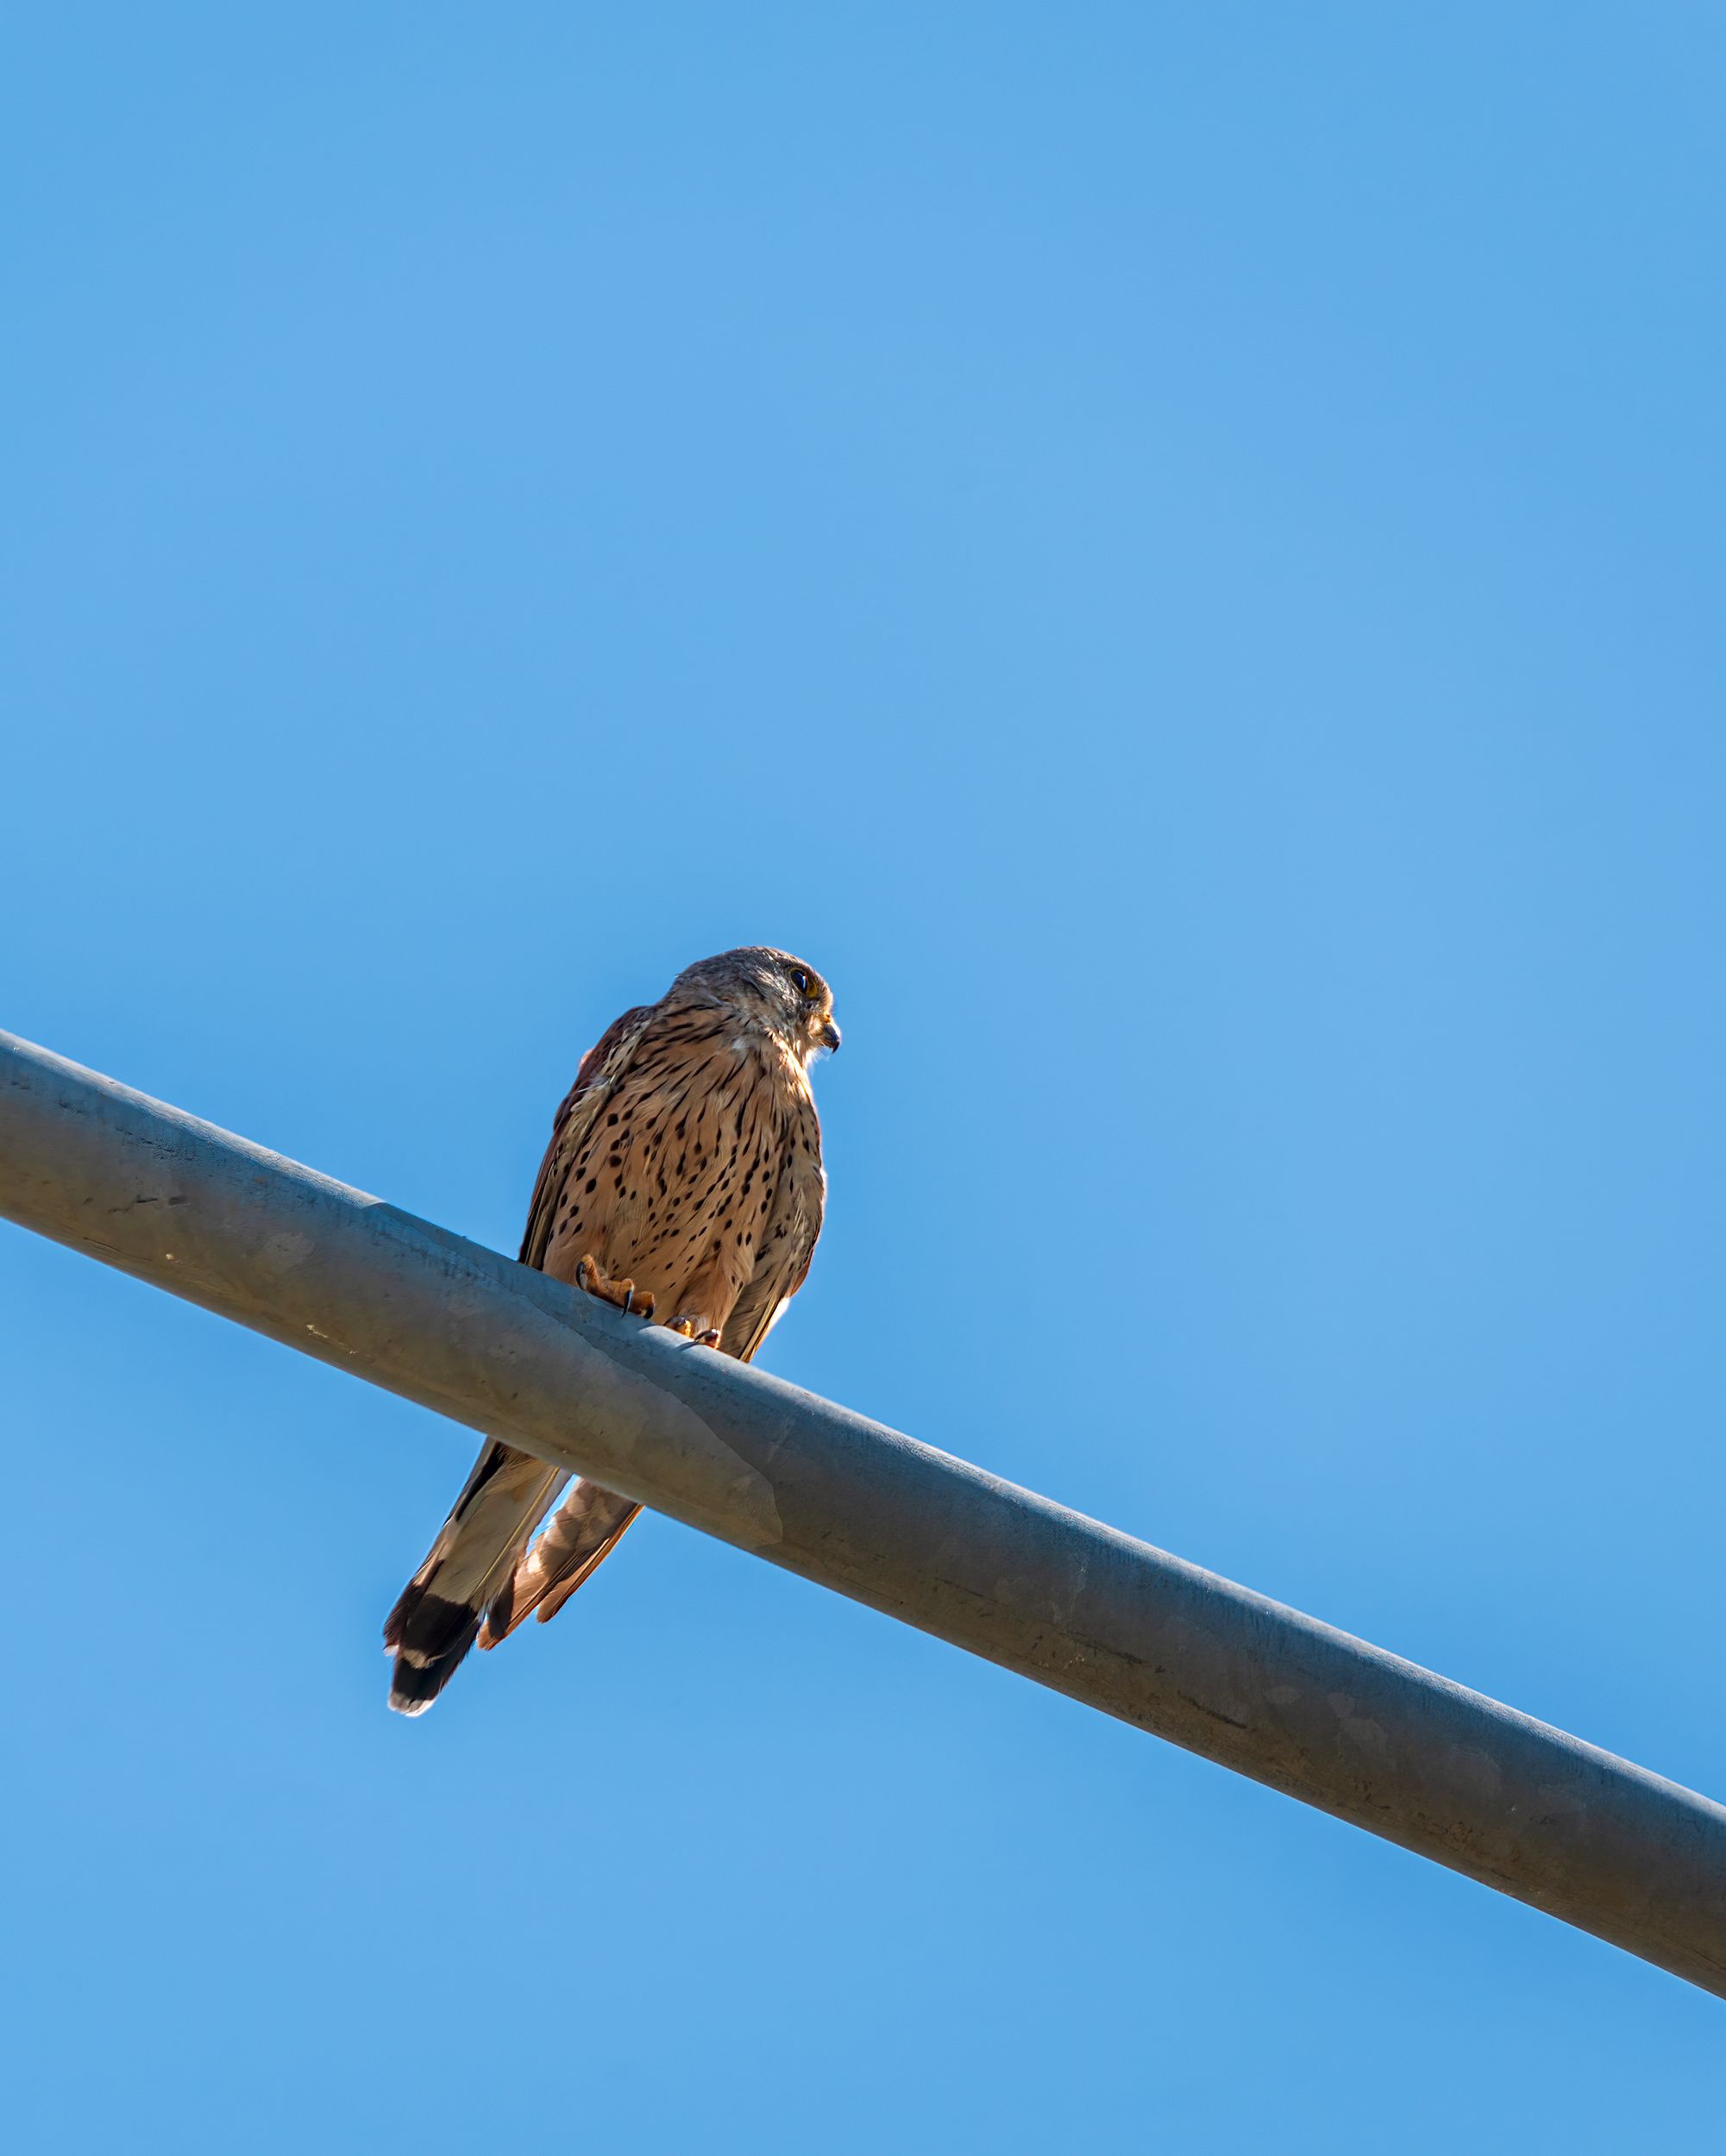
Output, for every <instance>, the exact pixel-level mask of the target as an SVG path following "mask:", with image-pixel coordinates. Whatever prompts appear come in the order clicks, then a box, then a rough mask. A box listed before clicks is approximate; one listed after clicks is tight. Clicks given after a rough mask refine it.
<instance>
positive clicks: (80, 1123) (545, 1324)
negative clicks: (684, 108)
mask: <svg viewBox="0 0 1726 2156" xmlns="http://www.w3.org/2000/svg"><path fill="white" fill-rule="evenodd" d="M0 1213H3V1214H5V1215H7V1216H9V1218H10V1219H14V1220H16V1221H17V1222H19V1223H20V1224H21V1225H23V1226H25V1227H28V1228H34V1229H35V1231H36V1232H38V1233H39V1234H41V1235H47V1236H52V1237H53V1238H54V1239H55V1240H56V1241H57V1242H61V1243H66V1244H71V1245H72V1248H73V1249H75V1250H83V1251H85V1253H86V1254H87V1255H89V1256H90V1257H97V1258H100V1259H102V1260H103V1262H104V1263H106V1264H110V1265H116V1266H118V1267H119V1268H120V1269H122V1271H125V1272H129V1273H133V1274H135V1275H138V1277H140V1278H141V1279H144V1280H148V1281H152V1282H154V1283H155V1284H156V1285H157V1286H158V1287H161V1288H168V1289H170V1290H171V1291H172V1292H173V1294H178V1295H183V1296H185V1297H186V1298H187V1299H188V1300H191V1301H192V1302H198V1303H202V1304H203V1305H204V1307H205V1308H206V1309H210V1310H214V1311H216V1312H217V1313H219V1314H220V1315H222V1316H223V1317H225V1318H231V1319H235V1321H236V1322H237V1323H239V1324H241V1325H247V1326H252V1327H254V1329H255V1330H256V1331H258V1332H266V1333H268V1334H269V1335H270V1336H271V1338H273V1339H277V1340H280V1341H283V1342H284V1343H286V1344H287V1345H288V1346H290V1347H296V1348H298V1349H300V1350H301V1351H303V1352H304V1353H305V1354H308V1355H315V1356H317V1357H321V1358H322V1359H323V1361H324V1362H326V1363H335V1364H336V1367H337V1368H338V1369H345V1370H350V1371H352V1372H353V1374H354V1375H355V1376H356V1377H363V1378H366V1379H367V1380H368V1381H369V1382H371V1383H373V1384H374V1385H382V1386H386V1387H387V1388H388V1389H389V1390H390V1391H392V1392H396V1393H400V1394H403V1395H405V1396H406V1397H407V1398H408V1399H410V1400H416V1401H419V1402H420V1403H421V1405H422V1406H424V1407H430V1408H434V1409H435V1410H436V1412H437V1413H439V1414H443V1415H449V1416H451V1417H453V1418H454V1420H456V1421H458V1422H465V1423H469V1424H471V1425H472V1426H474V1428H475V1429H477V1430H484V1431H488V1432H492V1433H493V1434H494V1435H497V1436H500V1437H505V1438H508V1439H509V1440H510V1441H511V1443H512V1444H514V1445H520V1446H522V1447H523V1448H524V1450H525V1451H530V1452H533V1453H537V1454H538V1455H539V1456H540V1457H542V1458H543V1459H547V1460H553V1461H555V1462H556V1463H558V1464H559V1465H561V1466H564V1467H569V1468H573V1469H574V1470H577V1471H578V1472H579V1473H581V1474H584V1475H592V1476H594V1477H595V1478H596V1479H597V1480H599V1481H600V1482H604V1483H606V1484H607V1485H608V1486H609V1487H610V1488H612V1489H618V1490H621V1491H623V1492H624V1494H625V1495H628V1496H631V1497H637V1498H639V1499H640V1500H641V1501H643V1503H644V1504H648V1505H650V1506H653V1507H656V1509H657V1510H658V1511H661V1512H666V1513H669V1514H672V1515H673V1516H674V1517H675V1518H676V1519H678V1520H684V1521H686V1522H687V1524H688V1525H689V1526H692V1527H699V1528H700V1529H702V1530H703V1531H704V1532H706V1533H708V1534H712V1535H718V1536H719V1537H720V1538H721V1539H723V1540H725V1541H726V1542H731V1543H735V1544H736V1545H737V1546H738V1547H739V1548H741V1549H744V1550H749V1551H753V1552H754V1553H755V1554H756V1556H757V1557H767V1558H769V1559H771V1561H772V1562H773V1563H774V1564H781V1565H783V1566H785V1567H786V1568H787V1569H788V1570H791V1571H794V1572H799V1573H801V1574H802V1575H803V1576H804V1577H805V1578H807V1579H811V1580H814V1581H817V1582H819V1583H820V1584H821V1585H822V1586H824V1587H831V1588H835V1589H838V1591H839V1593H841V1594H844V1595H852V1596H854V1597H855V1598H856V1599H857V1601H863V1602H868V1603H870V1604H872V1605H873V1606H874V1607H875V1608H877V1609H881V1610H885V1611H886V1612H887V1614H888V1615H889V1616H893V1617H897V1618H900V1619H902V1620H904V1621H905V1622H906V1623H907V1624H913V1625H917V1626H921V1627H922V1629H923V1630H924V1631H926V1632H931V1633H935V1634H936V1635H937V1636H938V1637H939V1638H941V1639H947V1640H951V1642H952V1643H953V1645H955V1646H959V1647H964V1648H966V1649H968V1650H969V1651H970V1652H972V1653H973V1654H980V1655H984V1656H986V1657H988V1658H989V1660H990V1661H992V1662H997V1663H1000V1664H1002V1665H1003V1666H1005V1667H1006V1668H1007V1669H1009V1670H1018V1671H1019V1672H1020V1674H1021V1675H1022V1676H1025V1677H1034V1678H1035V1679H1036V1680H1037V1681H1038V1682H1039V1683H1042V1684H1048V1685H1052V1686H1053V1687H1054V1688H1055V1689H1057V1690H1058V1691H1062V1692H1066V1693H1068V1694H1070V1695H1071V1696H1072V1697H1073V1698H1074V1699H1076V1700H1082V1701H1083V1702H1085V1703H1086V1704H1087V1705H1088V1706H1091V1707H1096V1708H1102V1710H1103V1711H1104V1712H1105V1713H1106V1714H1116V1715H1119V1716H1120V1718H1121V1719H1122V1720H1125V1721H1129V1722H1132V1723H1134V1724H1135V1725H1136V1726H1137V1727H1139V1728H1141V1729H1147V1730H1150V1731H1152V1733H1154V1734H1156V1735H1157V1736H1159V1737H1165V1738H1167V1739H1170V1740H1171V1742H1172V1743H1175V1744H1178V1745H1185V1746H1186V1747H1187V1748H1188V1749H1189V1751H1192V1752H1200V1753H1202V1754H1203V1756H1204V1757H1205V1758H1208V1759H1214V1760H1216V1761H1218V1762H1219V1763H1220V1764H1221V1765H1223V1766H1226V1767H1229V1768H1232V1769H1233V1770H1234V1771H1236V1772H1237V1773H1240V1774H1246V1775H1251V1776H1252V1777H1254V1779H1255V1780H1258V1781H1260V1782H1264V1783H1269V1785H1270V1786H1271V1788H1272V1789H1281V1790H1283V1791H1284V1793H1285V1794H1286V1795H1288V1796H1296V1797H1299V1798H1300V1799H1301V1800H1302V1802H1304V1803H1308V1804H1313V1805H1316V1806H1317V1807H1318V1808H1320V1809H1321V1811H1326V1812H1330V1813H1333V1814H1334V1815H1335V1816H1336V1817H1337V1818H1339V1819H1345V1820H1348V1821H1351V1822H1352V1823H1353V1825H1355V1826H1357V1827H1365V1828H1367V1829H1368V1830H1369V1831H1370V1832H1371V1833H1375V1834H1381V1835H1383V1836H1384V1838H1385V1839H1387V1840H1390V1841H1395V1842H1400V1843H1401V1844H1402V1845H1403V1847H1404V1848H1407V1849H1412V1850H1414V1851H1415V1852H1417V1853H1418V1854H1419V1855H1421V1856H1423V1857H1430V1858H1433V1860H1434V1862H1435V1863H1438V1864H1442V1865H1449V1866H1450V1867H1451V1868H1452V1869H1453V1871H1463V1872H1466V1873H1467V1874H1468V1875H1469V1877H1471V1878H1475V1879H1478V1880H1479V1881H1481V1882H1482V1883H1483V1884H1484V1885H1487V1886H1491V1887H1496V1888H1497V1889H1498V1890H1499V1891H1500V1892H1501V1893H1504V1894H1509V1895H1514V1896H1516V1897H1517V1898H1518V1899H1519V1900H1521V1901H1524V1902H1532V1903H1533V1904H1534V1906H1535V1908H1541V1909H1545V1910H1546V1911H1547V1913H1548V1914H1549V1915H1553V1916H1557V1917H1560V1918H1562V1919H1563V1920H1564V1921H1566V1923H1570V1924H1574V1925H1577V1926H1578V1927H1580V1928H1581V1929H1582V1930H1584V1931H1590V1932H1593V1933H1595V1934H1597V1935H1598V1936H1599V1937H1600V1938H1602V1939H1605V1940H1610V1941H1611V1942H1612V1943H1613V1944H1614V1945H1615V1946H1622V1947H1623V1948H1624V1949H1625V1950H1626V1951H1627V1952H1630V1953H1633V1954H1640V1955H1641V1957H1642V1958H1643V1959H1644V1960H1647V1961H1652V1962H1655V1963H1657V1964H1658V1965H1660V1967H1662V1968H1664V1969H1669V1970H1671V1971H1673V1973H1674V1974H1675V1975H1678V1976H1680V1977H1685V1978H1687V1979H1688V1980H1689V1981H1690V1982H1691V1983H1692V1984H1699V1985H1701V1986H1702V1987H1703V1988H1704V1990H1710V1991H1713V1992H1716V1993H1717V1994H1719V1995H1721V1996H1726V1809H1723V1808H1722V1807H1720V1806H1719V1805H1717V1804H1715V1803H1712V1802H1710V1801H1709V1799H1708V1798H1706V1797H1703V1796H1697V1795H1695V1794H1694V1793H1693V1792H1692V1791H1691V1790H1689V1789H1680V1788H1679V1786H1678V1785H1677V1784H1676V1783H1672V1782H1666V1781H1662V1780H1661V1779H1660V1777H1659V1776H1657V1775H1653V1774H1649V1773H1648V1772H1646V1771H1644V1770H1643V1769H1642V1768H1641V1767H1637V1766H1632V1765H1631V1764H1629V1762H1628V1761H1626V1760H1623V1759H1618V1758H1613V1756H1612V1755H1611V1754H1610V1752H1600V1751H1597V1749H1596V1748H1595V1747H1594V1746H1593V1745H1586V1744H1583V1743H1581V1742H1580V1741H1579V1739H1576V1738H1574V1737H1569V1736H1566V1735H1565V1733H1563V1732H1562V1731H1561V1730H1557V1729H1552V1728H1549V1727H1547V1725H1546V1724H1545V1723H1542V1722H1537V1721H1533V1720H1530V1719H1529V1718H1528V1716H1527V1715H1525V1714H1517V1713H1516V1712H1515V1711H1514V1710H1513V1709H1512V1708H1508V1707H1502V1706H1500V1705H1499V1704H1498V1703H1497V1702H1496V1701H1493V1700H1489V1699H1484V1698H1483V1697H1481V1696H1480V1695H1479V1694H1478V1693H1475V1692H1469V1691H1466V1690H1464V1689H1463V1688H1462V1687H1461V1686H1460V1685H1457V1684H1452V1683H1447V1681H1446V1680H1445V1679H1444V1678H1443V1677H1434V1675H1432V1673H1431V1672H1430V1671H1428V1670H1422V1669H1418V1668H1416V1667H1415V1664H1412V1663H1409V1662H1403V1661H1401V1660H1399V1659H1398V1658H1397V1657H1396V1656H1395V1655H1391V1654H1386V1653H1385V1652H1384V1651H1383V1650H1382V1649H1380V1648H1378V1647H1373V1646H1369V1645H1367V1644H1366V1643H1365V1641H1364V1640H1359V1639H1351V1638H1350V1637H1349V1636H1348V1635H1347V1634H1346V1633H1340V1632H1336V1631H1334V1630H1332V1628H1331V1627H1330V1626H1327V1625H1321V1624H1319V1623H1317V1622H1316V1621H1315V1620H1314V1619H1312V1618H1310V1617H1303V1616H1302V1615H1301V1614H1299V1613H1298V1612H1297V1611H1296V1610H1291V1609H1286V1608H1283V1607H1282V1606H1281V1605H1280V1604H1278V1603H1276V1602H1272V1601H1267V1600H1266V1599H1265V1597H1264V1596H1263V1595H1254V1594H1252V1593H1251V1592H1250V1591H1249V1590H1248V1589H1246V1588H1242V1587H1236V1586H1234V1585H1233V1584H1232V1583H1230V1582H1228V1581H1227V1580H1223V1579H1220V1578H1218V1577H1217V1576H1215V1575H1214V1573H1210V1572H1205V1571H1202V1570H1200V1569H1199V1568H1198V1567H1197V1566H1196V1565H1192V1564H1183V1562H1182V1560H1181V1559H1180V1558H1178V1557H1170V1556H1167V1555H1166V1554H1165V1553H1164V1551H1160V1550H1155V1549H1152V1547H1151V1546H1150V1545H1148V1544H1146V1543H1143V1542H1136V1541H1134V1540H1133V1539H1132V1538H1131V1537H1130V1536H1127V1535H1123V1534H1118V1533H1116V1532H1114V1529H1112V1528H1109V1527H1105V1526H1099V1525H1098V1524H1097V1522H1096V1521H1095V1520H1086V1519H1084V1518H1083V1517H1082V1516H1081V1515H1080V1514H1076V1513H1071V1512H1068V1511H1065V1510H1064V1508H1063V1507H1060V1506H1058V1505H1054V1504H1051V1503H1050V1502H1049V1501H1048V1500H1047V1499H1046V1498H1044V1497H1039V1496H1036V1495H1032V1493H1031V1492H1030V1491H1028V1490H1023V1489H1015V1488H1014V1485H1013V1484H1011V1483H1009V1482H1000V1481H998V1480H997V1479H996V1478H995V1476H992V1475H985V1474H983V1473H982V1471H981V1470H979V1469H977V1468H975V1467H970V1466H968V1465H967V1464H966V1463H964V1462H963V1461H962V1460H956V1459H953V1458H951V1457H949V1456H948V1455H947V1454H945V1453H944V1452H937V1451H932V1450H931V1449H930V1448H929V1447H928V1446H926V1445H919V1444H917V1443H916V1442H915V1441H914V1440H913V1439H912V1438H907V1437H902V1436H901V1434H900V1433H899V1432H897V1431H894V1430H888V1429H886V1428H884V1427H883V1426H882V1425H881V1424H879V1423H876V1422H870V1421H869V1420H866V1419H865V1418H864V1417H863V1416H862V1415H857V1414H853V1413H850V1410H849V1409H847V1408H844V1407H835V1406H833V1405H832V1403H831V1402H830V1401H825V1400H819V1399H817V1398H816V1397H815V1396H814V1395H813V1394H811V1393H806V1392H801V1391H800V1390H799V1389H798V1388H796V1387H794V1386H791V1385H787V1384H785V1383H783V1382H781V1381H780V1380H778V1379H776V1378H773V1377H769V1376H767V1375H766V1373H765V1372H763V1371H761V1370H756V1369H745V1368H744V1366H743V1365H742V1364H740V1363H735V1362H731V1361H730V1360H728V1359H726V1358H725V1357H720V1356H718V1355H714V1354H712V1352H710V1351H707V1350H706V1349H701V1348H697V1347H692V1346H691V1345H690V1344H687V1343H686V1342H684V1341H681V1340H680V1339H678V1338H675V1336H674V1335H672V1334H671V1333H669V1332H666V1331H665V1330H663V1328H661V1327H654V1326H642V1325H640V1324H638V1323H637V1322H636V1321H635V1320H632V1319H625V1318H623V1317H620V1316H618V1314H617V1313H615V1312H613V1311H612V1310H610V1309H608V1308H606V1307H603V1306H601V1305H600V1304H599V1303H597V1302H595V1301H593V1300H591V1299H589V1298H588V1297H586V1296H583V1295H580V1294H575V1293H574V1291H572V1290H571V1289H570V1288H566V1287H564V1286H562V1284H561V1283H560V1282H556V1281H552V1280H547V1279H546V1278H544V1276H543V1275H541V1274H539V1273H536V1272H532V1271H530V1270H529V1269H526V1268H525V1267H523V1266H520V1265H516V1264H512V1263H511V1262H510V1261H509V1260H508V1259H507V1258H504V1257H499V1256H498V1255H497V1253H496V1252H495V1251H493V1250H485V1249H482V1248H481V1247H480V1245H479V1244H474V1243H468V1242H466V1241H464V1240H463V1239H462V1238H461V1237H460V1236H455V1235H449V1234H446V1233H445V1232H444V1231H443V1230H442V1229H441V1228H436V1227H433V1226H431V1225H429V1224H428V1223H427V1222H425V1221H424V1220H417V1219H414V1218H413V1217H412V1216H411V1214H409V1213H399V1212H397V1211H396V1210H395V1208H394V1207H393V1206H386V1205H384V1204H382V1203H380V1200H377V1199H375V1198H368V1197H367V1196H365V1195H364V1194H362V1193H361V1192H359V1191H356V1190H350V1189H348V1188H346V1187H345V1186H344V1185H343V1184H341V1183H336V1182H331V1181H329V1180H328V1178H327V1177H325V1176H323V1175H317V1174H315V1173H314V1172H313V1171H312V1170H311V1169H307V1168H301V1167H298V1166H297V1165H296V1164H295V1163H293V1162H292V1161H287V1160H284V1159H282V1158H281V1157H280V1156H279V1155H277V1154H274V1153H269V1152H266V1151H264V1150H262V1149H261V1148H260V1147H259V1146H255V1145H252V1144H248V1143H247V1142H246V1141H245V1140H244V1139H243V1138H233V1137H230V1136H229V1134H228V1133H227V1132H226V1131H219V1130H217V1129H216V1128H214V1127H213V1126H212V1125H210V1124H207V1123H201V1122H199V1121H198V1120H197V1119H195V1118H193V1117H191V1116H188V1115H185V1114H182V1113H181V1112H179V1110H178V1109H174V1108H170V1107H165V1106H163V1105H162V1104H161V1103H160V1101H155V1100H149V1099H147V1098H146V1097H145V1096H144V1095H143V1094H136V1093H133V1092H130V1091H129V1090H128V1089H127V1088H126V1087H123V1086H119V1085H116V1084H115V1083H114V1081H112V1080H111V1079H108V1078H104V1077H100V1076H98V1075H97V1074H96V1073H94V1072H92V1071H88V1070H84V1069H80V1068H79V1067H78V1065H77V1064H75V1063H69V1062H63V1061H62V1060H61V1059H60V1057H59V1056H52V1055H50V1054H48V1053H47V1050H43V1049H40V1048H33V1047H31V1046H30V1045H29V1044H28V1043H27V1042H24V1041H20V1040H16V1039H15V1038H14V1037H12V1036H11V1035H9V1034H5V1033H0Z"/></svg>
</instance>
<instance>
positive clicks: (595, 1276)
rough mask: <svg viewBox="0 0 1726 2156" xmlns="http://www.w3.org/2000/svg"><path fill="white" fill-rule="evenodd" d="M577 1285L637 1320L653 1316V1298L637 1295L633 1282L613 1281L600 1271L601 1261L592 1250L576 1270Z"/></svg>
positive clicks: (646, 1295)
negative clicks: (629, 1313) (630, 1313)
mask: <svg viewBox="0 0 1726 2156" xmlns="http://www.w3.org/2000/svg"><path fill="white" fill-rule="evenodd" d="M575 1285H576V1286H577V1287H578V1288H583V1289H585V1290H586V1292H587V1294H590V1295H597V1296H598V1297H599V1300H600V1301H601V1302H608V1303H610V1304H611V1306H612V1308H613V1309H614V1310H622V1311H624V1312H625V1313H628V1312H633V1313H634V1314H635V1315H636V1316H637V1318H650V1317H651V1316H652V1315H653V1297H652V1296H651V1295H649V1294H640V1295H638V1294H637V1293H636V1291H635V1282H633V1281H632V1280H613V1279H612V1276H611V1275H610V1274H609V1273H606V1272H603V1271H602V1270H601V1269H600V1266H599V1259H598V1258H597V1257H594V1256H593V1252H592V1251H591V1250H590V1251H589V1252H588V1253H587V1257H584V1258H583V1259H582V1260H581V1263H580V1264H579V1265H578V1266H577V1267H576V1268H575Z"/></svg>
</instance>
